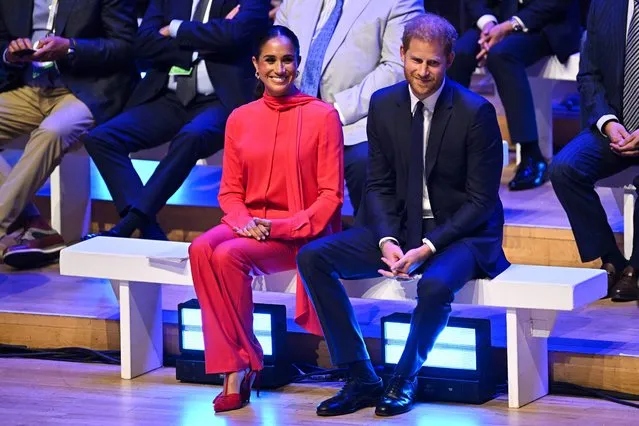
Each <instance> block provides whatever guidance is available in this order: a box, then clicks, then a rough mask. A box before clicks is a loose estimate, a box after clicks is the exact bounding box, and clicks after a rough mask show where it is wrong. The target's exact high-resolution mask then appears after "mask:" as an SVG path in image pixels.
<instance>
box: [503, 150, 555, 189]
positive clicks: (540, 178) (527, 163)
mask: <svg viewBox="0 0 639 426" xmlns="http://www.w3.org/2000/svg"><path fill="white" fill-rule="evenodd" d="M547 180H548V163H546V162H545V161H543V160H542V161H534V160H533V159H531V158H522V159H521V163H519V165H518V166H517V171H516V172H515V177H514V178H513V180H511V181H510V182H509V183H508V189H510V190H511V191H523V190H526V189H532V188H537V187H538V186H541V185H543V184H544V183H545V182H546V181H547Z"/></svg>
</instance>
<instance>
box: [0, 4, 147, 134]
mask: <svg viewBox="0 0 639 426" xmlns="http://www.w3.org/2000/svg"><path fill="white" fill-rule="evenodd" d="M32 16H33V0H2V1H0V52H4V50H5V49H6V48H7V46H8V45H9V43H10V42H11V41H12V40H15V39H16V38H30V37H31V30H32V23H31V21H32ZM54 27H55V31H56V34H58V35H59V36H61V37H66V38H73V39H75V40H76V42H77V47H76V50H75V57H74V59H73V60H69V59H64V60H61V61H58V62H57V64H58V68H59V69H60V75H61V78H62V81H63V82H64V83H65V85H66V86H67V87H68V88H69V89H70V90H71V92H73V94H74V95H75V96H76V97H78V99H80V100H81V101H82V102H84V104H85V105H86V106H87V107H89V109H90V110H91V112H92V113H93V118H94V119H95V120H96V122H98V123H101V122H103V121H106V120H107V119H109V118H111V117H112V116H114V115H116V114H117V113H119V112H120V110H121V109H122V107H123V106H124V103H125V102H126V99H127V96H128V95H129V94H130V93H131V90H132V88H133V84H135V82H136V81H137V80H138V79H139V76H138V74H137V72H136V70H135V66H134V63H133V39H134V38H135V31H136V29H137V22H136V19H135V0H108V1H103V0H60V3H59V6H58V14H57V16H56V20H55V23H54ZM23 76H24V70H23V69H22V68H15V67H10V66H7V65H6V64H5V63H4V61H2V60H0V92H4V91H7V90H12V89H15V88H17V87H20V86H22V85H23V84H24V81H23Z"/></svg>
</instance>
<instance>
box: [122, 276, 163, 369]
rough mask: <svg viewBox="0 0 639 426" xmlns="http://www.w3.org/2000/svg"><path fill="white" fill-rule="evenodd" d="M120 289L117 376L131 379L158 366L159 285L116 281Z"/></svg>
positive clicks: (160, 298)
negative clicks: (119, 373) (118, 369)
mask: <svg viewBox="0 0 639 426" xmlns="http://www.w3.org/2000/svg"><path fill="white" fill-rule="evenodd" d="M113 284H114V285H115V284H119V288H120V352H121V377H122V378H123V379H133V378H134V377H137V376H140V375H142V374H144V373H148V372H149V371H151V370H155V369H156V368H160V367H162V360H163V356H164V354H163V352H162V350H163V349H162V344H163V342H162V288H161V286H159V285H158V284H151V283H138V282H129V281H116V282H113Z"/></svg>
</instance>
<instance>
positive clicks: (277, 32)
mask: <svg viewBox="0 0 639 426" xmlns="http://www.w3.org/2000/svg"><path fill="white" fill-rule="evenodd" d="M276 37H286V38H287V39H289V40H290V42H291V44H293V48H294V49H295V57H296V59H297V60H298V61H299V60H300V41H299V39H298V38H297V36H296V35H295V33H294V32H293V31H291V30H290V29H288V28H287V27H284V26H282V25H273V26H272V27H270V28H269V29H268V30H267V31H266V32H265V33H264V34H262V36H261V37H260V38H259V39H258V40H257V42H256V43H255V49H254V55H253V56H255V58H256V59H259V58H260V55H261V54H262V48H263V47H264V45H265V44H266V43H267V42H268V41H269V40H272V39H274V38H276ZM263 95H264V83H262V80H258V81H257V87H256V88H255V97H256V99H259V98H261V97H262V96H263Z"/></svg>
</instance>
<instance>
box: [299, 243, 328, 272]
mask: <svg viewBox="0 0 639 426" xmlns="http://www.w3.org/2000/svg"><path fill="white" fill-rule="evenodd" d="M322 250H323V245H322V243H321V241H319V240H315V241H311V242H309V243H308V244H306V245H304V246H303V247H302V248H301V249H300V250H299V252H298V253H297V258H296V260H297V267H298V268H299V270H300V271H301V272H302V273H304V272H307V271H309V270H311V269H313V268H314V267H316V266H317V264H318V262H319V261H320V258H321V253H322Z"/></svg>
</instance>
